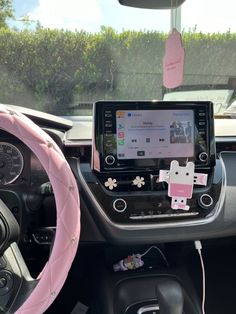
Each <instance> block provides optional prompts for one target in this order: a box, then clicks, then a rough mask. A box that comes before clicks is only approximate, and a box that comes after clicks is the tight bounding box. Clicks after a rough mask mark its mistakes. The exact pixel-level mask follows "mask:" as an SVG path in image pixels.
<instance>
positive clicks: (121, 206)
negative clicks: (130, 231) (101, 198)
mask: <svg viewBox="0 0 236 314" xmlns="http://www.w3.org/2000/svg"><path fill="white" fill-rule="evenodd" d="M113 208H114V210H115V211H116V212H118V213H123V212H124V211H125V210H126V208H127V203H126V201H125V200H124V199H123V198H117V199H116V200H115V201H114V202H113Z"/></svg>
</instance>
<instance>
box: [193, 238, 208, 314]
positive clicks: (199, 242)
mask: <svg viewBox="0 0 236 314" xmlns="http://www.w3.org/2000/svg"><path fill="white" fill-rule="evenodd" d="M194 245H195V248H196V250H197V251H198V254H199V257H200V261H201V266H202V314H205V300H206V274H205V267H204V262H203V258H202V244H201V241H199V240H197V241H194Z"/></svg>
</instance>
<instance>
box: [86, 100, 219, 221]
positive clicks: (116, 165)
mask: <svg viewBox="0 0 236 314" xmlns="http://www.w3.org/2000/svg"><path fill="white" fill-rule="evenodd" d="M173 160H177V161H178V163H179V165H180V167H184V166H186V164H187V163H188V162H193V163H194V165H195V176H194V182H193V184H195V183H196V184H195V185H194V189H193V195H192V198H191V199H189V200H188V205H189V210H188V211H186V210H182V209H177V210H175V209H172V208H171V205H170V204H171V200H170V197H169V196H168V186H167V184H166V183H165V182H160V181H159V172H160V170H168V169H170V164H171V162H172V161H173ZM91 168H92V175H91V176H90V179H89V180H87V183H88V185H89V189H90V191H92V193H93V195H94V196H96V200H97V201H98V203H99V204H100V206H101V208H102V209H103V211H104V214H105V215H106V217H108V219H109V220H110V221H111V222H113V223H118V224H126V225H127V224H128V225H132V224H133V225H134V224H138V225H142V224H153V223H155V224H163V223H166V222H168V223H169V222H179V221H183V220H186V219H187V220H189V219H190V220H194V219H199V218H201V219H202V218H204V217H206V216H208V215H209V214H211V212H212V211H213V209H214V208H215V206H216V204H217V202H218V200H219V196H220V192H221V186H222V181H221V176H220V175H219V172H220V169H219V168H220V165H219V164H218V163H217V162H216V153H215V142H214V115H213V104H212V103H211V102H159V101H130V102H128V101H119V102H118V101H117V102H115V101H112V102H105V101H104V102H97V103H95V107H94V141H93V152H92V164H91ZM198 173H203V174H206V175H207V177H208V179H207V184H206V186H205V187H202V186H200V185H198V184H197V180H196V178H197V176H198ZM92 177H93V179H92Z"/></svg>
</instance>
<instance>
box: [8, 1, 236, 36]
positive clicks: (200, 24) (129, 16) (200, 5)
mask: <svg viewBox="0 0 236 314" xmlns="http://www.w3.org/2000/svg"><path fill="white" fill-rule="evenodd" d="M222 3H224V6H225V7H224V8H222ZM13 4H14V8H15V14H16V17H17V19H18V20H20V18H21V17H22V16H24V15H27V16H29V18H30V19H31V20H32V21H39V22H40V23H41V24H42V25H43V26H44V27H49V28H60V29H61V28H64V29H68V30H75V29H78V30H81V29H84V30H86V31H89V32H97V31H99V30H100V26H101V25H105V26H112V27H113V28H114V29H116V30H117V31H122V30H123V29H132V30H144V29H146V30H158V31H164V32H168V31H169V30H170V11H169V10H146V9H137V8H129V7H124V6H121V5H120V4H119V3H118V0H13ZM235 9H236V1H235V0H224V1H223V2H222V1H216V0H186V2H185V3H184V4H183V5H182V8H181V15H182V19H181V24H182V29H183V28H184V29H185V30H189V29H194V28H195V27H196V26H197V30H198V31H202V32H204V33H208V32H210V33H212V32H226V31H228V30H229V29H230V30H231V32H236V18H235ZM33 24H34V23H33ZM33 24H32V25H33ZM14 25H16V26H17V27H18V28H22V22H20V21H19V22H15V24H14Z"/></svg>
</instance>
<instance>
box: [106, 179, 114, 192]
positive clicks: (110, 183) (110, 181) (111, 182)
mask: <svg viewBox="0 0 236 314" xmlns="http://www.w3.org/2000/svg"><path fill="white" fill-rule="evenodd" d="M104 185H105V187H106V188H109V190H113V189H114V188H116V187H117V181H116V179H112V178H108V180H107V181H106V182H105V183H104Z"/></svg>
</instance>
